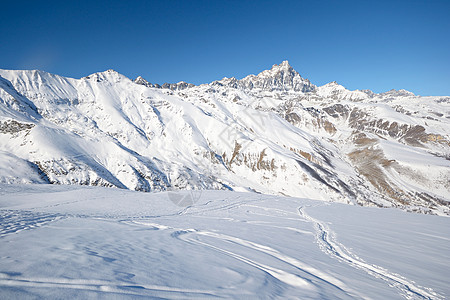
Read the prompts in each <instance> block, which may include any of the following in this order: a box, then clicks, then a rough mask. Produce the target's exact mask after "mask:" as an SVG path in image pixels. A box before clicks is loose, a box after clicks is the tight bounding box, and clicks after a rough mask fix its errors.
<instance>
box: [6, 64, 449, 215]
mask: <svg viewBox="0 0 450 300" xmlns="http://www.w3.org/2000/svg"><path fill="white" fill-rule="evenodd" d="M0 183H47V184H49V183H51V184H77V185H94V186H105V187H116V188H122V189H131V190H137V191H144V192H150V191H166V190H167V191H174V190H205V189H215V190H219V189H220V190H234V191H248V192H256V193H264V194H275V195H284V196H292V197H304V198H309V199H317V200H323V201H332V202H342V203H350V204H359V205H364V206H379V207H399V208H402V209H405V210H408V211H416V212H422V213H431V214H438V215H449V214H450V205H449V203H450V97H449V96H439V97H438V96H428V97H422V96H417V95H414V94H413V93H411V92H409V91H406V90H398V91H397V90H391V91H388V92H385V93H374V92H372V91H370V90H355V91H350V90H348V89H346V88H345V87H343V86H342V85H339V84H338V83H336V82H331V83H328V84H326V85H323V86H316V85H314V84H313V83H311V82H310V81H309V80H308V79H306V78H303V77H302V76H301V75H300V74H299V73H298V72H297V71H295V70H294V69H293V68H292V66H290V65H289V63H288V62H287V61H284V62H282V63H281V64H279V65H273V66H272V68H271V69H269V70H265V71H262V72H261V73H259V74H258V75H249V76H247V77H245V78H243V79H236V78H223V79H221V80H217V81H214V82H212V83H209V84H202V85H198V86H196V85H193V84H190V83H186V82H179V83H175V84H168V83H166V84H163V85H159V84H154V83H150V82H148V81H147V80H145V79H144V78H142V77H138V78H136V79H135V80H131V79H129V78H127V77H126V76H124V75H121V74H119V73H118V72H116V71H114V70H108V71H105V72H99V73H95V74H92V75H89V76H86V77H83V78H81V79H73V78H66V77H62V76H58V75H54V74H50V73H46V72H43V71H38V70H0Z"/></svg>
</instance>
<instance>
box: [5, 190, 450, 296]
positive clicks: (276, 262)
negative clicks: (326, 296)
mask: <svg viewBox="0 0 450 300" xmlns="http://www.w3.org/2000/svg"><path fill="white" fill-rule="evenodd" d="M238 198H239V197H238ZM228 200H230V199H223V200H221V201H220V202H221V203H220V202H219V204H217V203H216V205H214V204H213V205H211V203H213V202H212V201H208V202H206V203H204V204H197V205H195V204H194V205H193V206H188V207H185V208H183V209H181V210H180V211H179V212H178V213H175V214H170V215H160V216H154V217H141V218H133V217H132V216H130V217H128V218H126V219H114V218H113V219H111V218H108V217H105V218H99V217H98V216H80V215H78V216H77V215H64V214H58V213H44V212H32V211H26V210H0V238H1V237H4V236H6V235H9V234H14V233H18V232H20V231H23V230H29V229H34V228H38V227H42V226H45V225H47V224H49V223H50V222H54V221H58V220H60V219H63V218H70V217H75V218H80V217H82V218H92V219H104V220H105V221H113V222H119V223H121V224H125V225H130V226H144V227H147V228H151V229H154V230H162V231H167V232H168V234H170V236H172V237H173V238H175V239H178V240H181V241H183V242H186V243H190V244H195V245H198V246H201V247H205V248H209V249H211V250H213V251H217V252H219V253H221V254H223V255H226V256H228V257H231V258H233V259H235V260H238V261H240V262H242V263H245V264H247V265H248V266H251V267H252V268H256V269H258V270H260V271H262V272H264V273H265V274H267V275H268V276H270V277H271V278H272V279H274V280H278V281H280V282H282V283H284V284H286V285H288V286H291V287H293V288H301V289H304V290H315V289H321V287H323V286H324V285H326V286H328V287H331V289H332V290H333V291H334V296H336V297H337V296H338V295H341V296H344V297H353V298H362V299H366V298H367V297H366V296H365V295H363V294H361V293H360V292H358V291H356V290H354V289H353V288H352V287H351V286H348V285H347V284H345V283H344V282H342V281H341V280H339V279H338V278H336V277H335V276H333V275H331V274H328V273H326V272H324V271H322V270H319V269H316V268H314V267H312V266H310V265H308V264H306V263H304V262H302V261H300V260H298V259H297V258H294V257H292V256H289V255H287V254H285V253H282V252H280V251H278V250H276V249H274V248H272V247H270V246H268V245H263V244H259V243H256V242H253V241H250V240H248V239H243V238H240V237H237V236H231V235H228V234H224V233H220V232H215V231H207V230H203V229H198V228H177V227H171V226H167V225H163V224H159V223H154V222H153V220H154V219H155V218H157V219H159V218H161V217H179V216H185V215H188V216H191V217H205V218H208V217H211V216H208V215H205V213H210V212H217V211H224V210H231V209H236V208H239V207H242V206H246V207H255V208H260V209H263V210H265V211H272V210H273V211H274V212H277V213H282V214H283V215H285V216H287V215H296V216H297V220H299V221H303V222H310V223H312V224H313V225H314V229H315V235H316V240H317V243H318V245H319V247H320V249H321V250H322V251H323V252H324V253H326V254H327V255H329V256H331V257H332V258H335V259H337V260H339V261H341V262H343V263H346V264H348V265H350V266H352V267H354V268H357V269H361V270H363V271H365V272H367V273H368V274H370V275H371V276H373V277H375V278H378V279H382V280H384V281H386V282H387V283H388V284H389V286H390V287H394V288H396V289H397V290H398V291H399V292H400V295H401V296H403V297H405V298H406V299H444V297H443V296H441V295H439V294H437V293H436V292H434V291H433V290H432V289H430V288H425V287H421V286H418V285H417V284H416V283H415V282H413V281H411V280H407V279H406V278H404V277H403V276H401V275H399V274H395V273H391V272H389V271H388V270H386V269H384V268H383V267H380V266H377V265H373V264H369V263H367V262H365V261H364V260H363V259H361V258H359V257H358V256H357V255H355V254H354V253H352V252H351V251H350V250H349V249H348V248H346V247H345V246H344V245H343V244H341V243H339V242H338V241H337V239H336V235H335V233H334V232H333V231H331V230H330V228H329V226H328V225H327V224H326V223H325V222H322V221H320V220H317V219H315V218H313V217H311V216H310V215H308V214H307V213H306V212H305V208H306V207H310V205H307V206H300V207H298V208H297V211H285V210H279V209H276V208H268V207H264V206H260V205H257V204H255V202H258V201H259V199H256V200H253V201H240V199H237V200H238V201H232V202H231V203H229V202H228ZM227 202H228V203H227ZM63 204H64V203H63ZM210 205H211V206H212V207H210ZM247 213H248V214H250V213H251V214H252V215H262V216H266V215H265V214H259V213H256V212H255V211H247ZM275 215H276V214H275ZM267 216H271V215H270V213H268V214H267ZM272 216H273V215H272ZM299 217H300V218H299ZM287 219H290V220H292V219H293V218H290V217H287ZM223 220H225V219H223ZM226 220H229V221H236V220H235V219H232V218H226ZM249 223H252V224H254V225H258V226H269V227H279V228H283V229H286V230H294V231H298V232H301V233H304V234H311V233H310V232H306V231H302V230H300V229H298V230H297V229H295V228H292V227H280V226H271V224H270V223H268V222H263V221H249ZM252 253H253V255H252ZM0 286H9V287H30V288H33V287H35V288H59V289H78V290H85V291H94V292H105V293H113V294H121V295H130V296H144V297H145V296H161V297H170V298H216V297H220V296H219V295H218V294H217V291H209V290H196V289H183V288H174V287H168V286H156V285H145V284H133V283H132V282H130V283H127V282H113V281H100V280H85V279H67V278H28V277H22V276H21V274H20V273H17V274H16V273H14V272H13V273H8V272H0Z"/></svg>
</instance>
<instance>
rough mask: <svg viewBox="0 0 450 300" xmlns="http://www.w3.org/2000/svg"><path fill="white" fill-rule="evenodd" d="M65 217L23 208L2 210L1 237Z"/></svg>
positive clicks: (0, 216)
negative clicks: (23, 209)
mask: <svg viewBox="0 0 450 300" xmlns="http://www.w3.org/2000/svg"><path fill="white" fill-rule="evenodd" d="M62 218H64V216H63V215H60V214H48V213H38V212H31V211H21V210H0V237H3V236H5V235H8V234H13V233H17V232H20V231H22V230H29V229H34V228H38V227H41V226H43V225H45V224H47V223H49V222H54V221H57V220H59V219H62Z"/></svg>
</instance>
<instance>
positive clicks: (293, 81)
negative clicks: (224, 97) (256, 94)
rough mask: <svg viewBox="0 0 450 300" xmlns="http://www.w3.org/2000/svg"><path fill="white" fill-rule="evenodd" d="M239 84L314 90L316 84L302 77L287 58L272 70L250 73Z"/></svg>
mask: <svg viewBox="0 0 450 300" xmlns="http://www.w3.org/2000/svg"><path fill="white" fill-rule="evenodd" d="M239 86H241V87H243V88H245V89H255V88H256V89H262V90H269V91H274V90H279V91H297V92H304V93H306V92H312V91H314V90H315V88H316V86H315V85H313V84H312V83H311V82H310V81H309V80H308V79H305V78H302V77H301V76H300V74H299V73H298V72H297V71H295V70H294V68H292V66H291V65H290V64H289V62H288V61H287V60H285V61H283V62H282V63H281V64H279V65H276V64H275V65H273V66H272V68H271V69H270V70H265V71H262V72H261V73H259V74H258V75H256V76H255V75H249V76H247V77H245V78H244V79H242V80H240V81H239Z"/></svg>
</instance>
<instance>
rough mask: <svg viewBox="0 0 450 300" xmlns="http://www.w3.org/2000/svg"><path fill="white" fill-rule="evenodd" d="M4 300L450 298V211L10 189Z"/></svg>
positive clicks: (5, 190)
mask: <svg viewBox="0 0 450 300" xmlns="http://www.w3.org/2000/svg"><path fill="white" fill-rule="evenodd" d="M0 220H1V222H0V256H1V258H0V298H1V299H93V298H95V299H123V298H130V299H141V298H142V299H148V298H158V299H160V298H164V299H167V298H181V299H201V298H207V299H215V298H238V299H446V298H448V297H450V281H449V280H450V279H449V278H450V269H449V265H450V251H449V249H450V218H447V217H440V216H433V215H425V214H414V213H408V212H405V211H402V210H399V209H392V208H391V209H388V208H376V207H361V206H354V205H346V204H340V203H331V202H324V201H317V200H309V199H302V198H294V197H284V196H272V195H263V194H257V193H249V192H246V193H244V192H232V191H180V192H170V191H169V192H159V193H142V192H136V191H129V190H125V189H111V188H103V187H82V186H73V185H72V186H67V185H43V184H28V185H7V184H3V185H0Z"/></svg>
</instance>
